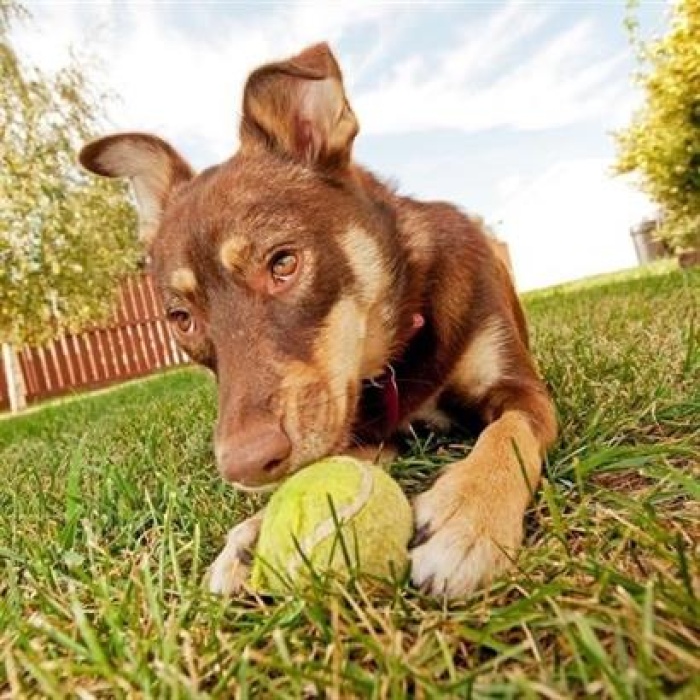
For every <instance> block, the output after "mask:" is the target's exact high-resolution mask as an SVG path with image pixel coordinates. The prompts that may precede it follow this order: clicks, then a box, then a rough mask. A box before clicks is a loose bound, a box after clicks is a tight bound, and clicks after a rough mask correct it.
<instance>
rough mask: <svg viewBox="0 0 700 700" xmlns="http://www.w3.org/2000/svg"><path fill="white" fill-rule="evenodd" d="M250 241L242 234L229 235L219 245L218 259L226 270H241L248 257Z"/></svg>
mask: <svg viewBox="0 0 700 700" xmlns="http://www.w3.org/2000/svg"><path fill="white" fill-rule="evenodd" d="M249 249H250V243H249V242H248V240H247V239H246V238H244V237H243V236H237V235H234V236H231V238H229V239H228V240H226V241H225V242H224V243H223V245H222V246H221V250H220V251H219V259H220V260H221V264H222V265H223V266H224V267H225V268H226V269H227V270H241V269H242V268H243V267H244V265H245V263H246V262H247V259H248V252H249Z"/></svg>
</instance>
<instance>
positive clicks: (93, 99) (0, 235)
mask: <svg viewBox="0 0 700 700" xmlns="http://www.w3.org/2000/svg"><path fill="white" fill-rule="evenodd" d="M26 16H27V13H26V11H24V9H23V8H22V7H21V6H19V5H17V4H15V3H13V2H11V3H9V4H8V3H7V2H6V0H3V1H2V2H0V202H2V206H0V341H2V342H3V343H13V344H16V345H23V344H26V343H39V342H43V341H45V340H48V339H49V338H51V337H54V336H55V335H57V334H58V333H60V332H63V331H75V330H78V329H79V328H81V327H83V326H85V325H86V324H89V323H93V322H97V321H100V320H102V319H103V318H104V317H105V315H106V314H107V313H109V311H110V309H111V307H112V303H113V299H114V295H115V293H116V290H117V284H116V283H117V281H118V278H119V277H120V276H121V275H123V274H124V273H126V272H128V271H130V270H132V269H133V268H134V266H135V264H136V262H137V260H138V252H137V246H136V243H135V240H134V235H133V231H134V230H135V222H134V214H133V210H132V207H131V206H130V205H129V202H128V199H127V197H126V196H125V191H124V187H123V185H120V184H118V183H114V182H112V181H107V180H102V179H98V178H94V177H91V176H88V175H86V174H84V173H82V172H81V171H80V169H79V167H78V165H77V161H76V153H77V150H78V149H79V147H80V145H81V144H83V143H84V142H85V141H86V140H89V139H90V138H91V137H92V136H93V135H94V132H95V131H96V130H97V127H98V126H99V123H100V121H101V119H102V117H103V114H102V108H101V106H100V105H102V104H104V102H103V100H102V96H100V95H96V94H95V93H94V91H93V87H92V84H91V83H90V81H89V79H88V77H87V76H86V74H85V72H84V70H81V68H80V66H79V65H77V63H75V61H73V63H72V64H71V65H69V66H68V67H66V68H64V69H63V70H61V71H59V72H57V73H56V74H54V75H48V74H46V73H43V72H41V71H39V70H38V69H36V68H32V67H29V66H26V65H24V64H23V62H22V61H21V60H20V57H19V56H18V55H17V53H16V52H15V51H14V49H13V47H12V44H11V39H10V31H9V30H10V25H11V24H12V22H16V21H24V20H25V19H26Z"/></svg>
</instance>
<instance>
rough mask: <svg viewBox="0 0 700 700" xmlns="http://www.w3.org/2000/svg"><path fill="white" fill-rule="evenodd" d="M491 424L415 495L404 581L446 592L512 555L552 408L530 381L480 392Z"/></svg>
mask: <svg viewBox="0 0 700 700" xmlns="http://www.w3.org/2000/svg"><path fill="white" fill-rule="evenodd" d="M485 402H486V408H487V410H486V411H485V414H486V416H487V418H489V417H490V418H491V420H492V422H491V423H490V424H489V425H488V426H487V427H486V428H485V430H484V431H483V432H482V434H481V435H480V437H479V439H478V441H477V443H476V445H475V446H474V449H473V450H472V452H471V454H470V455H469V456H468V457H467V458H466V459H464V460H461V461H459V462H457V463H455V464H453V465H451V466H449V467H448V468H447V469H446V471H445V472H444V473H443V474H442V476H441V477H440V478H439V479H438V481H437V482H436V483H435V485H434V486H433V487H432V488H431V489H430V490H429V491H427V492H426V493H424V494H421V495H420V496H419V497H418V498H417V499H416V501H415V504H414V510H415V518H416V536H415V538H414V542H413V546H414V548H413V550H412V552H411V559H412V579H413V582H414V584H415V585H417V586H419V587H421V588H423V589H424V590H426V591H429V592H432V593H436V594H445V595H447V596H448V597H451V598H454V597H457V596H460V595H464V594H467V593H469V592H471V591H473V590H474V589H475V588H477V587H478V586H481V585H483V584H485V583H488V582H489V581H490V580H491V579H492V578H493V577H494V576H495V575H497V574H498V573H499V572H501V571H503V570H504V569H505V568H506V567H508V565H509V564H510V563H511V562H512V561H513V559H514V558H515V555H516V552H517V549H518V546H519V545H520V542H521V540H522V534H523V517H524V515H525V509H526V508H527V505H528V503H529V501H530V499H531V496H532V493H533V491H534V489H535V488H536V486H537V483H538V481H539V478H540V471H541V461H542V457H543V453H544V451H545V449H546V447H547V446H548V445H549V444H550V443H551V442H552V441H553V440H554V436H555V431H556V427H555V419H554V411H553V407H552V404H551V401H550V399H549V397H548V396H547V393H546V390H545V389H544V387H543V386H542V385H541V384H540V383H539V381H538V380H536V379H533V380H532V381H530V382H527V383H526V384H525V386H523V384H519V385H518V386H516V387H513V388H512V390H511V391H509V390H508V389H505V388H504V387H503V386H502V385H501V386H500V387H499V388H498V390H496V391H493V392H491V393H490V395H487V396H486V397H485Z"/></svg>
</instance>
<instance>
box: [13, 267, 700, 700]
mask: <svg viewBox="0 0 700 700" xmlns="http://www.w3.org/2000/svg"><path fill="white" fill-rule="evenodd" d="M654 272H655V274H653V275H652V276H650V277H644V278H639V279H618V278H617V276H615V278H614V279H611V278H603V279H597V280H595V285H593V286H587V287H586V288H585V289H577V290H576V291H575V292H567V291H565V290H564V289H562V288H558V289H554V290H550V291H548V292H544V293H543V292H538V293H533V294H530V295H528V298H527V303H526V305H527V310H528V315H529V318H530V322H531V330H532V336H533V341H534V343H533V344H534V347H535V352H536V355H537V358H538V360H539V364H540V366H541V368H542V370H543V371H544V372H545V376H546V379H547V382H548V383H549V385H550V386H551V387H552V390H553V393H554V396H555V398H556V401H557V407H558V411H559V417H560V426H561V438H560V440H559V442H558V444H557V445H556V447H555V448H554V449H553V450H552V452H551V453H550V455H549V458H548V462H547V469H546V473H545V477H544V479H543V483H542V488H541V489H540V490H539V492H538V493H537V495H536V497H535V501H534V503H533V505H532V507H531V508H530V510H529V513H528V518H527V534H526V546H525V547H524V548H523V550H522V552H521V554H520V556H519V558H518V561H517V567H516V568H514V569H513V570H512V571H511V572H510V573H508V574H506V575H504V576H502V577H500V578H499V579H498V580H497V581H495V582H494V584H493V586H492V587H491V588H490V589H489V590H488V591H486V592H481V593H478V594H475V595H473V596H470V597H469V598H468V599H466V600H464V601H458V602H454V603H451V604H445V603H444V602H443V601H441V600H439V599H433V598H430V597H426V596H423V595H421V593H420V592H419V591H416V590H413V589H412V588H411V587H410V586H408V585H407V586H400V587H398V588H397V590H395V591H392V592H391V594H390V595H377V594H376V593H375V594H370V592H369V591H368V590H367V589H366V588H365V587H364V586H363V587H357V588H355V589H349V590H347V589H345V590H344V589H341V588H340V587H330V590H325V589H323V588H319V589H318V590H310V591H306V592H304V593H303V594H301V595H299V596H291V597H288V598H277V599H270V598H265V599H261V598H259V597H255V596H239V597H237V598H234V599H232V600H220V599H219V598H216V597H213V596H210V595H208V594H207V593H206V592H205V590H204V588H203V585H202V579H203V577H204V574H205V571H206V567H207V566H208V565H209V564H210V563H211V561H212V560H213V558H214V557H215V556H216V554H218V551H219V549H220V548H221V546H222V545H223V544H224V542H225V538H226V531H227V529H228V528H230V527H231V526H232V525H233V524H234V523H236V522H237V521H239V520H241V519H242V518H244V517H246V516H248V515H251V514H252V513H253V512H254V511H256V510H258V509H259V508H260V506H261V505H262V499H263V498H264V497H263V496H262V495H252V494H240V493H237V492H235V491H234V490H233V489H231V488H230V487H228V486H227V485H226V484H224V483H223V482H222V481H221V479H220V478H219V477H218V476H217V473H216V467H215V466H214V456H213V454H212V449H211V426H212V424H213V421H214V420H215V410H216V401H215V397H214V396H213V391H214V390H213V386H212V382H211V379H210V378H208V377H207V375H206V374H204V373H203V372H200V371H193V370H186V371H181V370H179V371H175V372H168V373H167V374H165V375H163V376H160V377H156V378H153V379H149V380H147V381H139V382H132V383H130V384H128V385H126V386H123V387H119V388H117V389H114V390H112V391H109V392H100V393H97V394H94V395H92V396H88V397H81V398H71V399H67V400H66V399H62V400H61V401H60V402H55V403H53V404H52V405H49V406H45V407H41V408H39V409H38V410H36V411H33V412H28V413H27V414H25V415H22V416H19V417H16V418H9V419H7V420H0V505H1V506H2V507H0V567H2V568H1V571H2V574H1V575H0V696H3V697H7V698H25V697H50V698H60V697H73V696H77V697H105V698H106V697H148V698H150V697H154V698H159V697H169V698H217V697H225V698H234V697H235V698H316V697H318V698H326V697H328V698H377V699H383V698H412V697H413V698H418V699H420V698H445V699H448V698H449V699H450V700H451V699H453V698H475V699H476V698H480V699H483V700H486V699H487V698H491V699H495V698H552V699H555V698H594V699H598V698H600V699H603V698H616V699H626V698H640V699H649V700H653V699H655V698H676V699H678V700H682V699H683V698H688V699H690V698H697V697H700V658H699V657H698V653H697V652H698V649H700V598H699V597H698V595H699V593H700V557H698V542H700V510H699V508H698V495H700V490H699V486H698V483H699V482H698V477H700V470H699V465H698V459H697V446H698V444H700V421H699V420H698V412H699V411H700V337H699V336H698V317H697V312H698V311H697V289H698V285H700V270H690V271H687V272H681V271H678V270H676V271H674V272H671V273H669V274H661V273H659V274H657V272H658V269H656V268H655V270H654ZM638 274H639V271H637V270H635V271H634V272H633V276H635V277H636V276H637V275H638ZM693 315H695V319H694V320H693ZM436 448H437V449H436ZM468 449H469V443H468V442H465V441H464V439H463V437H462V436H457V435H453V436H451V437H450V438H449V439H444V440H443V439H441V440H439V441H438V440H436V439H435V438H434V437H432V436H430V435H428V436H426V435H423V436H421V437H420V439H416V440H412V441H411V449H410V451H409V454H407V455H404V456H403V457H402V458H401V460H400V461H398V462H396V463H395V464H394V465H393V467H392V475H393V476H395V477H396V478H397V479H398V481H399V483H400V484H401V485H402V486H403V488H404V489H405V490H406V491H407V493H409V494H410V495H412V494H415V493H416V492H417V491H419V490H422V489H424V488H426V486H427V485H428V484H429V483H430V481H431V480H432V479H433V478H434V476H435V474H436V473H437V471H438V469H440V468H441V466H442V465H444V464H445V463H446V462H448V461H449V460H450V459H454V458H457V457H459V456H462V455H463V454H464V453H465V451H466V450H468Z"/></svg>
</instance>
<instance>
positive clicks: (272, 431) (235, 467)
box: [216, 423, 292, 488]
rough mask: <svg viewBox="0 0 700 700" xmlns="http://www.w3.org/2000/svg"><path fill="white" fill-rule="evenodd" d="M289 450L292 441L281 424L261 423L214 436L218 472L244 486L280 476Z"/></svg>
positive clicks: (251, 486) (269, 482) (268, 480)
mask: <svg viewBox="0 0 700 700" xmlns="http://www.w3.org/2000/svg"><path fill="white" fill-rule="evenodd" d="M291 451H292V443H291V442H290V441H289V438H288V437H287V435H286V433H285V432H284V431H283V430H282V428H281V427H279V426H276V425H270V424H265V423H263V424H258V425H254V426H250V427H249V428H247V429H246V430H245V431H243V432H238V433H236V435H234V436H231V437H229V438H224V439H223V440H222V441H219V440H217V444H216V456H217V461H218V464H219V472H220V474H221V476H222V477H223V478H224V479H226V481H231V482H234V483H236V484H238V485H240V486H243V487H248V488H259V487H261V486H266V485H268V484H273V483H274V482H276V481H279V479H281V478H282V476H284V473H285V471H286V468H287V465H286V459H287V457H289V453H290V452H291Z"/></svg>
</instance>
